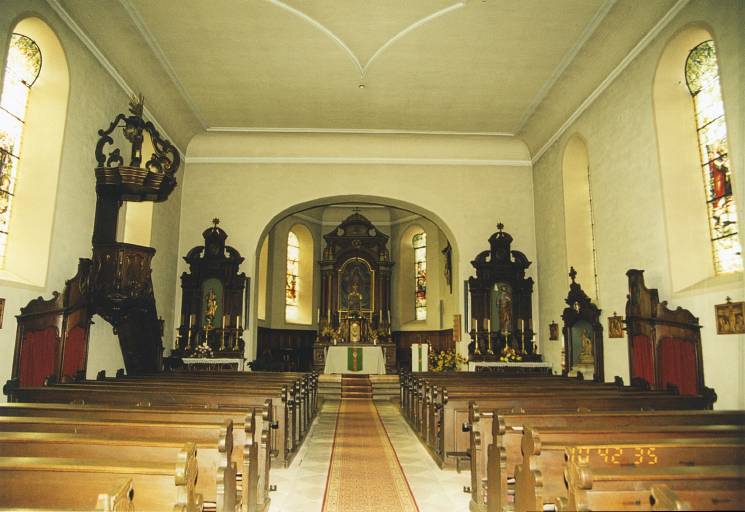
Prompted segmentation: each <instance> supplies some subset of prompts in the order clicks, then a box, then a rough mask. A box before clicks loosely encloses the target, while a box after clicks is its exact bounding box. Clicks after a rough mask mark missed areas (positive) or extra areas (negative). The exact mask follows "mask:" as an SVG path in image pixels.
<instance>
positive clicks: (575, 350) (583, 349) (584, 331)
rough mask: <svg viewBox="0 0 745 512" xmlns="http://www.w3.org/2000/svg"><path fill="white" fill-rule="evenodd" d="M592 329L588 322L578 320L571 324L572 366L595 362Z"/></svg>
mask: <svg viewBox="0 0 745 512" xmlns="http://www.w3.org/2000/svg"><path fill="white" fill-rule="evenodd" d="M593 336H594V331H593V328H592V325H591V324H590V322H587V321H586V320H580V321H579V322H577V323H575V324H574V325H573V326H572V366H574V365H577V364H580V365H592V364H594V363H595V353H594V348H593V347H594V346H595V341H594V340H593Z"/></svg>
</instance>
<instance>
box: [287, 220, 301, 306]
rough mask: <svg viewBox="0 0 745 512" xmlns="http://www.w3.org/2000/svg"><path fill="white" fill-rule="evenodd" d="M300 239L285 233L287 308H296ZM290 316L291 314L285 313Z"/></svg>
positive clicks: (292, 234) (298, 283) (291, 233)
mask: <svg viewBox="0 0 745 512" xmlns="http://www.w3.org/2000/svg"><path fill="white" fill-rule="evenodd" d="M299 276H300V241H299V240H298V238H297V235H296V234H295V233H294V232H293V231H290V232H289V233H288V234H287V284H286V286H285V304H286V305H287V307H288V309H289V308H297V306H298V302H299V301H298V298H299V297H298V295H299V292H300V277H299ZM287 316H288V317H291V316H292V315H289V314H288V315H287Z"/></svg>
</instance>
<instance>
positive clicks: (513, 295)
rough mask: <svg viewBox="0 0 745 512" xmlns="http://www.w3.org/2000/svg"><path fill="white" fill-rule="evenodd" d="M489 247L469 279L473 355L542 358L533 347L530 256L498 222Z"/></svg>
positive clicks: (474, 262) (480, 357)
mask: <svg viewBox="0 0 745 512" xmlns="http://www.w3.org/2000/svg"><path fill="white" fill-rule="evenodd" d="M497 229H498V231H497V232H496V233H494V234H493V235H492V236H491V237H490V238H489V245H490V249H489V250H487V251H483V252H481V253H480V254H479V255H478V256H476V259H474V260H473V261H472V262H471V265H473V267H474V268H475V269H476V277H471V278H469V280H468V289H469V290H470V294H471V310H472V313H471V340H472V341H471V343H470V345H469V348H468V352H469V357H470V358H471V359H479V360H480V359H486V360H489V359H499V358H500V357H506V355H507V353H510V354H512V355H513V356H512V357H514V355H515V354H519V355H520V357H521V358H522V360H539V359H540V356H538V355H537V354H535V349H534V347H533V320H532V317H533V307H532V294H533V279H532V278H530V277H525V272H526V270H527V269H528V267H529V266H530V261H528V258H527V257H526V256H525V254H523V253H522V252H520V251H513V250H512V249H511V245H512V241H513V238H512V236H511V235H510V234H509V233H507V232H506V231H504V230H503V229H504V225H503V224H502V223H501V222H500V223H499V224H497Z"/></svg>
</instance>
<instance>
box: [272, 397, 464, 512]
mask: <svg viewBox="0 0 745 512" xmlns="http://www.w3.org/2000/svg"><path fill="white" fill-rule="evenodd" d="M376 405H377V407H378V411H379V412H380V417H381V418H382V419H383V424H384V425H385V428H386V431H387V432H388V436H389V437H390V439H391V443H392V444H393V448H394V449H395V450H396V455H397V456H398V459H399V461H400V462H401V466H402V467H403V469H404V473H405V474H406V479H407V480H408V482H409V485H410V486H411V491H412V492H413V493H414V498H415V499H416V502H417V505H418V506H419V510H420V511H421V512H441V511H442V512H445V511H448V512H451V511H452V512H459V511H464V512H465V511H467V510H468V500H469V495H468V494H465V493H464V492H463V486H465V485H470V476H469V473H468V471H463V472H461V473H460V474H458V473H456V472H455V471H442V470H441V469H440V468H438V467H437V464H435V463H434V461H433V460H432V458H431V457H430V456H429V454H428V453H427V451H426V450H425V449H424V447H423V446H422V445H421V442H420V441H419V439H418V438H417V437H416V435H415V434H414V433H413V432H412V430H411V429H410V428H409V426H408V425H407V424H406V421H405V420H404V419H403V417H402V416H401V414H400V413H399V411H398V407H397V406H396V405H394V404H392V403H389V402H376ZM338 409H339V402H334V401H330V402H326V403H324V405H323V407H322V409H321V411H320V413H319V414H318V417H317V418H316V420H315V422H314V424H313V426H312V428H311V431H310V433H309V434H308V438H307V439H306V440H305V442H304V443H303V446H302V447H301V448H300V451H299V452H298V454H297V455H296V456H295V459H294V460H293V462H292V464H291V465H290V467H289V468H287V469H283V468H276V467H273V468H272V470H271V474H270V480H271V483H272V484H274V485H276V486H277V490H276V491H275V492H272V493H271V494H270V497H271V500H272V501H271V505H270V506H269V512H296V511H297V512H306V511H307V512H317V511H320V510H321V507H322V505H323V493H324V490H325V488H326V476H327V474H328V469H329V461H330V460H331V446H332V443H333V440H334V428H335V426H336V415H337V412H338ZM360 463H361V464H364V461H360ZM381 512H383V511H381Z"/></svg>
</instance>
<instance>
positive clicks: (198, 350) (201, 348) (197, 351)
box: [191, 341, 215, 357]
mask: <svg viewBox="0 0 745 512" xmlns="http://www.w3.org/2000/svg"><path fill="white" fill-rule="evenodd" d="M191 357H215V353H214V352H213V351H212V347H210V346H209V345H208V344H207V342H206V341H205V342H204V343H202V344H201V345H197V346H196V347H195V348H194V352H192V353H191Z"/></svg>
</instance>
